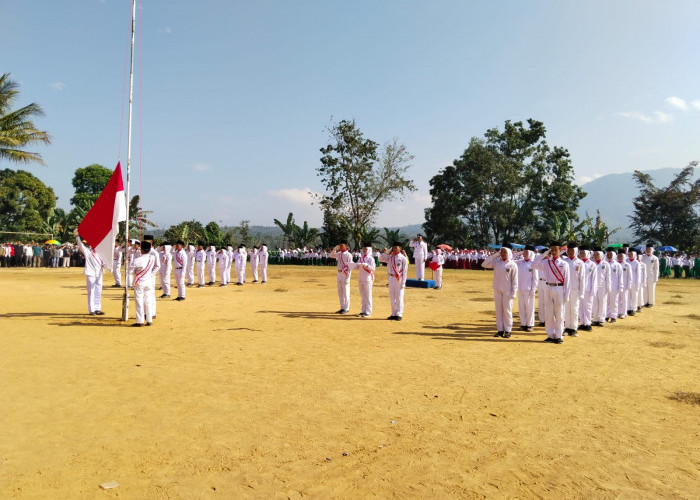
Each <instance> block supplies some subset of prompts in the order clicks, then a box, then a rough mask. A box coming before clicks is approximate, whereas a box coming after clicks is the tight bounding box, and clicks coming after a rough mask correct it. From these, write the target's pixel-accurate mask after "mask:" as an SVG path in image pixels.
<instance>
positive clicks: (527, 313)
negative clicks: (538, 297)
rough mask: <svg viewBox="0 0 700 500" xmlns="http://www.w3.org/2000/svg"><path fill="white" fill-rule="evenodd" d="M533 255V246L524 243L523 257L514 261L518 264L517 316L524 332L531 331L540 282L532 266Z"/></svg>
mask: <svg viewBox="0 0 700 500" xmlns="http://www.w3.org/2000/svg"><path fill="white" fill-rule="evenodd" d="M535 255H536V254H535V247H533V246H531V245H526V246H525V250H524V251H523V258H522V259H520V260H516V261H515V264H516V265H517V266H518V316H519V318H520V330H522V331H524V332H531V331H532V329H533V327H534V326H535V292H536V291H537V284H538V283H539V282H540V275H539V273H538V272H537V269H533V267H532V262H533V259H534V257H535Z"/></svg>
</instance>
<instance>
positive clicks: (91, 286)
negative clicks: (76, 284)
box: [75, 229, 104, 316]
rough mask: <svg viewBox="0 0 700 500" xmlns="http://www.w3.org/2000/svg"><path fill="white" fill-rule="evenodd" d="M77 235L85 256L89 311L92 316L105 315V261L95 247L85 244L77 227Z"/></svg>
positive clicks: (79, 245)
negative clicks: (103, 273)
mask: <svg viewBox="0 0 700 500" xmlns="http://www.w3.org/2000/svg"><path fill="white" fill-rule="evenodd" d="M75 237H76V241H77V242H78V249H79V250H80V252H81V253H82V254H83V256H84V257H85V269H84V270H83V274H84V275H85V282H86V285H87V300H88V313H90V316H95V315H97V316H102V315H104V313H103V312H102V310H101V309H102V268H103V267H104V262H103V261H102V258H101V257H100V256H99V255H98V254H97V252H96V251H95V249H93V248H92V247H91V246H90V245H85V244H83V241H82V240H81V239H80V236H79V235H78V230H77V229H76V230H75Z"/></svg>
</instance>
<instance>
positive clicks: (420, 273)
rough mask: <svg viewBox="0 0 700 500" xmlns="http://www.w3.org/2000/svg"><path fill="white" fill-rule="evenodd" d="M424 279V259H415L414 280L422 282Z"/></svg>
mask: <svg viewBox="0 0 700 500" xmlns="http://www.w3.org/2000/svg"><path fill="white" fill-rule="evenodd" d="M424 277H425V258H423V257H416V279H419V280H422V279H423V278H424Z"/></svg>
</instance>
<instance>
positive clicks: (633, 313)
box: [627, 311, 637, 316]
mask: <svg viewBox="0 0 700 500" xmlns="http://www.w3.org/2000/svg"><path fill="white" fill-rule="evenodd" d="M635 314H637V313H636V312H634V311H627V315H628V316H634V315H635Z"/></svg>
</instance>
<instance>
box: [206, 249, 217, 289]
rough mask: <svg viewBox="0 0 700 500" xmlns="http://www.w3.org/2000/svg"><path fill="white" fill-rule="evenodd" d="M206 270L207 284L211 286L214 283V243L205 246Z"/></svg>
mask: <svg viewBox="0 0 700 500" xmlns="http://www.w3.org/2000/svg"><path fill="white" fill-rule="evenodd" d="M207 271H208V274H209V281H208V282H207V285H209V286H212V285H213V284H214V283H216V247H215V246H214V245H209V247H207Z"/></svg>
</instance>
